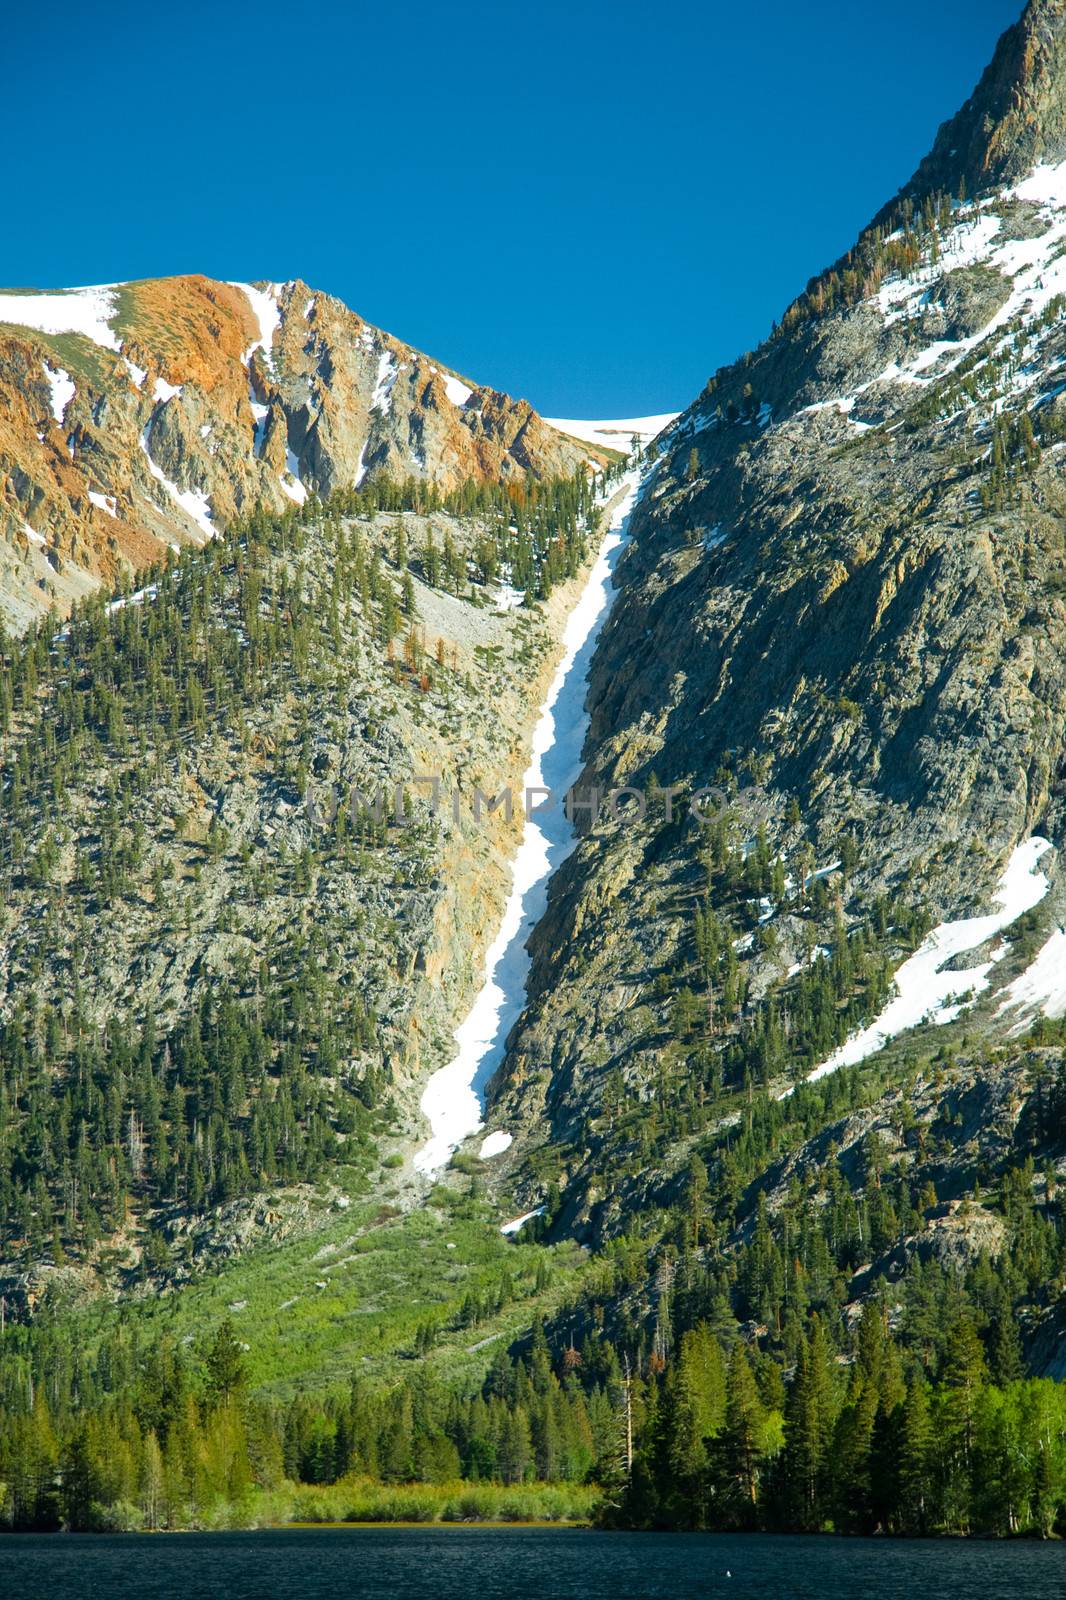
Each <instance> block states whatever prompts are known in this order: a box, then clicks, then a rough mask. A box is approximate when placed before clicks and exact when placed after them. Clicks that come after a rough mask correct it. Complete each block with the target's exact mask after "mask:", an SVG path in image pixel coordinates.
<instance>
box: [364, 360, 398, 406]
mask: <svg viewBox="0 0 1066 1600" xmlns="http://www.w3.org/2000/svg"><path fill="white" fill-rule="evenodd" d="M399 376H400V369H399V367H398V366H397V365H396V358H395V356H394V355H393V354H392V352H391V350H383V351H382V353H381V355H380V356H379V357H378V376H377V382H376V383H375V385H374V393H373V395H372V396H371V399H370V409H371V411H380V412H381V414H382V416H385V417H387V416H388V414H389V412H390V411H391V410H392V391H393V389H394V388H395V387H396V379H397V378H398V377H399Z"/></svg>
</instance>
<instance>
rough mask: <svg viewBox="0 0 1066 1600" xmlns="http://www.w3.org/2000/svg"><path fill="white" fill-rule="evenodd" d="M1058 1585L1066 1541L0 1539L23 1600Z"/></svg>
mask: <svg viewBox="0 0 1066 1600" xmlns="http://www.w3.org/2000/svg"><path fill="white" fill-rule="evenodd" d="M125 1595H130V1596H137V1597H138V1600H325V1597H327V1596H328V1597H329V1600H340V1597H347V1596H352V1597H359V1600H363V1597H367V1600H377V1597H379V1596H380V1597H381V1600H386V1597H388V1600H421V1597H423V1596H426V1597H429V1600H526V1597H529V1600H710V1597H715V1596H723V1597H725V1600H764V1597H770V1596H773V1600H1059V1597H1066V1545H1055V1544H1047V1545H1040V1544H1029V1543H1019V1544H962V1543H958V1542H939V1543H938V1542H934V1541H913V1542H905V1541H902V1540H893V1539H777V1538H759V1537H752V1538H735V1537H732V1536H728V1535H717V1534H676V1535H671V1534H628V1533H588V1532H585V1531H580V1532H579V1531H576V1530H575V1531H563V1532H555V1531H554V1530H541V1529H532V1528H526V1529H502V1530H497V1529H475V1528H433V1529H425V1530H422V1529H411V1530H408V1529H403V1530H392V1529H381V1528H341V1529H331V1528H330V1529H316V1530H314V1531H307V1532H305V1531H303V1530H301V1529H294V1530H292V1531H284V1532H280V1531H279V1532H265V1533H216V1534H196V1533H187V1534H170V1535H167V1534H158V1535H153V1536H150V1537H146V1538H145V1537H142V1538H138V1537H131V1538H118V1537H106V1536H105V1537H94V1536H92V1535H86V1534H79V1535H70V1536H64V1535H56V1536H53V1537H37V1536H29V1537H25V1538H23V1537H18V1536H14V1537H8V1538H6V1539H0V1596H3V1597H5V1600H6V1597H8V1596H10V1597H12V1600H14V1597H16V1596H17V1597H18V1600H66V1597H67V1596H78V1597H81V1596H85V1597H89V1596H92V1600H112V1597H122V1596H125Z"/></svg>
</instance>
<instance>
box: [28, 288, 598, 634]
mask: <svg viewBox="0 0 1066 1600" xmlns="http://www.w3.org/2000/svg"><path fill="white" fill-rule="evenodd" d="M590 455H592V456H595V457H596V458H597V459H600V460H602V459H605V457H604V455H603V452H602V451H597V450H596V449H595V448H590V447H587V446H584V445H581V444H580V443H578V442H576V441H575V440H573V439H568V438H565V437H564V436H563V435H561V434H559V433H558V432H556V431H555V430H554V429H552V428H550V427H549V426H547V424H545V423H544V422H543V421H542V420H541V419H540V417H538V416H537V414H536V413H535V412H534V411H533V409H532V408H531V407H530V406H529V405H528V404H527V403H526V402H525V401H522V400H512V399H510V398H509V396H507V395H504V394H500V393H499V392H498V391H496V390H494V389H490V388H485V387H484V386H482V385H479V384H474V383H472V382H468V381H464V380H463V379H462V378H460V377H459V376H458V375H457V374H456V373H454V372H451V371H450V370H449V369H447V368H446V367H443V366H441V365H440V364H439V363H437V362H434V361H431V360H430V359H429V357H428V356H425V355H423V354H421V352H419V351H417V350H414V349H412V348H411V347H410V346H409V345H406V344H404V343H402V342H401V341H400V340H399V339H395V338H393V337H392V336H391V334H388V333H384V332H382V331H381V330H380V329H378V328H374V327H371V325H370V324H369V323H367V322H365V321H364V320H363V319H362V318H361V317H359V316H357V315H356V314H355V313H354V312H352V311H349V310H348V308H347V307H346V306H344V305H343V304H342V303H341V302H340V301H339V300H336V299H334V298H333V297H332V296H331V295H328V294H322V293H319V292H316V291H314V290H312V289H309V288H308V286H307V285H306V284H304V283H301V282H299V281H296V282H292V283H285V284H270V283H261V284H229V283H218V282H214V281H212V280H211V279H209V278H203V277H195V276H193V277H182V278H166V279H158V280H149V281H145V282H142V283H130V284H119V285H114V286H109V287H104V288H95V289H81V290H69V291H55V292H51V291H49V292H35V291H28V290H16V291H11V292H5V293H0V618H2V619H3V620H4V621H5V622H6V623H7V625H8V626H9V627H10V626H14V628H15V629H16V630H20V629H21V628H22V627H24V626H25V625H26V624H27V623H28V622H29V621H30V620H31V619H32V618H33V617H34V616H37V615H40V614H41V613H42V612H44V611H46V610H48V609H49V607H51V606H55V607H56V608H57V609H59V610H60V611H65V610H66V609H67V608H68V607H69V605H70V603H71V602H72V601H73V600H75V599H76V598H78V597H79V596H81V595H83V594H85V593H86V592H88V591H90V590H92V589H93V588H95V587H96V586H97V585H99V584H101V583H102V584H104V585H113V584H115V582H116V581H117V580H118V579H119V578H120V577H121V576H122V575H123V574H125V573H128V572H130V571H133V572H136V571H137V570H139V569H140V568H142V567H144V566H145V565H146V564H148V563H150V562H152V561H155V560H158V559H159V557H160V555H161V554H162V553H164V552H165V550H166V547H167V546H168V545H179V546H180V545H182V544H186V543H190V542H192V543H202V542H203V541H204V540H205V539H207V538H209V537H211V535H212V534H213V533H214V532H215V531H216V530H218V529H222V528H225V527H226V526H228V525H229V524H230V523H231V522H232V520H233V519H234V517H235V516H237V515H239V514H240V513H242V512H247V511H250V510H251V509H253V508H254V507H255V506H257V505H262V506H264V507H265V508H266V509H268V510H283V509H284V508H285V507H286V506H287V505H289V504H291V503H293V502H295V503H296V504H302V503H303V501H304V500H305V499H306V498H307V497H308V496H309V495H311V494H317V495H318V496H319V497H320V498H325V497H326V496H328V495H329V494H330V492H331V491H332V490H334V489H336V488H340V487H344V488H347V487H352V486H358V485H359V484H360V483H361V482H363V481H364V479H367V478H372V477H373V476H375V475H381V476H386V477H389V478H392V479H396V480H401V481H402V480H406V479H408V478H415V479H419V480H432V481H433V482H435V483H438V484H439V485H441V487H442V488H444V489H449V488H454V487H455V486H457V485H458V484H460V483H462V482H464V481H465V480H467V479H476V480H486V479H490V480H494V481H497V480H501V479H506V478H519V479H520V478H521V477H523V476H524V475H525V474H526V473H533V474H534V475H536V476H538V477H543V476H553V475H562V476H568V475H570V474H571V473H572V472H573V471H574V470H575V469H576V468H577V467H579V466H580V465H581V464H582V463H583V462H584V461H585V460H586V459H587V458H588V457H589V456H590Z"/></svg>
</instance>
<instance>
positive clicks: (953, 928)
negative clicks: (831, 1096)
mask: <svg viewBox="0 0 1066 1600" xmlns="http://www.w3.org/2000/svg"><path fill="white" fill-rule="evenodd" d="M1050 849H1051V844H1050V842H1049V841H1048V840H1047V839H1041V838H1038V837H1036V836H1034V837H1033V838H1031V839H1027V840H1026V841H1025V843H1024V844H1020V845H1018V846H1017V848H1016V849H1015V850H1014V851H1013V852H1012V853H1011V858H1010V860H1009V861H1008V862H1007V866H1006V870H1005V871H1004V873H1003V876H1002V877H1001V878H1000V880H999V885H998V887H997V889H996V894H995V899H996V902H997V903H998V906H999V910H998V911H993V912H990V913H989V914H988V915H987V916H983V917H964V918H962V919H961V920H959V921H957V922H942V923H941V924H940V926H939V927H937V928H934V929H933V931H932V933H930V934H929V935H928V936H927V937H926V938H925V939H924V940H923V941H922V943H921V945H920V946H919V947H918V949H917V950H916V951H915V952H914V954H913V955H912V956H910V957H909V958H908V959H907V960H906V961H905V962H904V963H903V965H902V966H901V967H900V968H899V970H898V972H897V973H896V977H895V985H896V995H895V998H894V999H892V1000H890V1001H889V1003H888V1005H887V1006H886V1007H885V1008H884V1010H883V1011H882V1012H881V1015H880V1016H879V1017H877V1018H876V1020H875V1021H874V1022H872V1023H870V1025H869V1026H868V1027H866V1028H863V1029H862V1030H861V1031H860V1032H858V1033H855V1034H853V1035H852V1036H851V1038H850V1039H848V1040H846V1041H845V1043H844V1044H842V1045H841V1046H840V1048H839V1049H838V1050H835V1051H834V1052H833V1054H832V1055H831V1056H830V1057H829V1058H828V1060H826V1061H823V1062H822V1064H821V1066H819V1067H815V1069H814V1071H813V1072H811V1073H809V1074H808V1080H809V1081H810V1082H814V1081H815V1080H816V1079H818V1078H824V1077H826V1076H828V1074H829V1073H831V1072H836V1071H837V1069H838V1068H839V1067H851V1066H855V1065H856V1063H857V1062H859V1061H865V1060H866V1058H867V1056H872V1055H875V1054H876V1053H877V1051H878V1050H881V1049H883V1048H884V1046H885V1045H886V1044H888V1042H889V1040H891V1039H895V1038H896V1037H897V1036H898V1035H899V1034H901V1033H905V1032H906V1031H907V1030H908V1029H910V1028H916V1027H918V1026H919V1024H920V1023H923V1022H933V1023H944V1022H953V1021H954V1020H955V1018H956V1017H957V1016H958V1015H959V1014H960V1012H961V1011H963V1010H964V1009H965V1007H966V1006H967V1005H968V1004H970V1003H972V1001H971V1000H970V999H969V998H968V997H970V996H973V997H976V996H977V995H978V994H981V993H982V992H983V991H984V990H985V989H987V988H988V987H989V978H988V974H989V973H990V972H991V970H992V967H993V965H994V964H995V963H996V962H997V961H1001V960H1002V959H1003V957H1004V956H1005V955H1006V953H1007V948H1008V947H1007V946H1006V945H1005V944H1001V945H999V946H998V947H997V948H996V949H994V950H993V951H991V953H990V959H989V960H988V961H984V962H981V963H980V964H979V965H978V966H976V967H968V968H966V969H965V970H963V971H960V972H946V971H945V970H944V968H945V967H946V966H947V964H948V962H949V961H951V960H953V959H954V958H955V957H956V956H961V955H965V953H966V952H967V951H968V950H976V949H977V948H978V946H979V945H983V944H986V943H987V942H988V941H989V940H990V939H992V938H994V937H995V935H996V934H997V933H1001V932H1002V931H1003V929H1004V928H1009V927H1010V925H1011V923H1012V922H1016V921H1017V920H1018V918H1019V917H1020V916H1022V915H1023V914H1024V913H1025V912H1026V911H1031V910H1032V908H1033V906H1035V905H1039V903H1040V901H1041V900H1042V899H1043V898H1044V896H1045V895H1046V894H1047V892H1048V888H1049V883H1048V879H1047V877H1046V876H1045V874H1044V873H1043V872H1038V871H1037V863H1038V862H1039V860H1040V858H1041V856H1043V855H1044V854H1045V853H1046V852H1047V851H1048V850H1050Z"/></svg>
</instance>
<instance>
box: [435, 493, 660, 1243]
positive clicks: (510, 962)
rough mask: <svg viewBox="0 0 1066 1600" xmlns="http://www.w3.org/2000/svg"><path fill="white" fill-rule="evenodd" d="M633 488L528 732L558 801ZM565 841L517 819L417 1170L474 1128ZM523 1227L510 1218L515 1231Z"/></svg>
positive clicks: (570, 842)
mask: <svg viewBox="0 0 1066 1600" xmlns="http://www.w3.org/2000/svg"><path fill="white" fill-rule="evenodd" d="M638 488H639V473H637V472H636V471H631V472H629V473H627V475H626V477H625V478H624V479H623V489H624V492H623V494H622V497H621V498H620V499H619V500H618V502H617V504H616V505H615V507H614V510H613V512H612V514H611V517H610V521H609V523H608V527H607V531H606V533H605V534H604V537H603V540H602V543H601V544H600V548H599V551H598V553H597V556H596V561H595V563H594V565H593V567H592V570H591V572H590V573H589V576H588V579H587V581H586V583H585V587H584V589H583V590H582V592H581V595H580V598H579V599H578V602H577V604H576V605H575V607H574V609H573V611H572V612H571V613H570V616H569V617H568V619H567V623H566V629H565V632H564V634H563V656H562V660H561V661H560V662H559V665H558V667H557V669H556V672H555V676H554V678H553V679H552V683H551V687H550V688H549V690H548V694H547V697H546V699H545V701H544V704H543V706H542V707H541V711H540V716H539V718H538V720H537V724H536V727H535V728H534V730H533V743H532V754H531V757H530V762H529V766H528V768H527V769H526V774H525V777H524V779H523V789H534V790H536V789H547V790H549V791H550V792H551V794H552V795H553V796H556V797H558V796H561V795H563V794H565V793H566V791H567V790H568V789H569V788H571V787H572V785H573V784H574V782H575V781H576V779H577V778H578V776H579V774H580V772H581V750H582V746H583V744H584V742H585V734H586V732H587V730H588V725H589V716H588V712H587V711H586V710H585V695H586V692H587V689H588V673H589V666H590V664H591V661H592V655H593V651H594V650H595V648H596V643H597V640H598V638H599V635H600V631H601V629H602V627H603V624H604V621H605V620H606V617H607V613H608V611H609V610H610V605H611V599H612V596H611V582H612V577H613V574H614V570H615V567H616V565H617V563H618V558H619V556H620V555H621V553H622V550H623V548H624V546H625V543H626V539H627V537H628V529H629V518H630V513H631V512H632V509H633V506H634V503H635V501H636V498H637V493H638ZM575 842H576V841H575V834H574V831H573V828H572V826H571V824H570V822H569V821H568V819H567V817H566V813H565V810H564V808H563V806H562V804H561V801H560V800H559V799H556V800H555V803H554V804H553V805H552V806H550V807H547V806H545V807H543V808H537V809H535V810H534V811H533V812H532V814H531V815H530V816H528V817H527V819H526V822H525V825H524V828H523V831H522V842H521V844H520V845H519V848H518V853H517V855H516V856H515V860H514V864H513V869H512V879H511V892H510V895H509V896H508V899H507V904H506V906H505V908H504V913H503V920H502V922H501V924H500V928H499V932H498V933H497V935H496V938H495V939H494V940H493V943H492V945H491V947H490V949H489V951H488V954H487V956H486V957H485V981H484V983H483V984H482V987H481V989H480V991H479V993H478V995H477V998H476V999H475V1001H474V1004H473V1006H472V1007H471V1009H470V1011H469V1012H468V1014H467V1016H466V1017H465V1019H464V1020H463V1022H462V1023H461V1024H460V1025H459V1027H458V1028H457V1029H456V1031H455V1043H456V1054H455V1057H454V1058H453V1060H452V1061H450V1062H449V1064H448V1065H447V1066H446V1067H442V1068H441V1070H440V1071H439V1072H435V1073H434V1074H433V1076H432V1077H431V1078H430V1080H429V1082H428V1083H427V1084H426V1087H425V1091H424V1093H423V1095H422V1102H421V1105H422V1112H423V1115H424V1116H425V1117H426V1119H427V1120H428V1122H429V1126H430V1137H429V1139H428V1140H427V1141H426V1143H425V1144H424V1145H423V1146H422V1148H421V1149H420V1150H419V1151H418V1152H417V1154H416V1155H415V1158H414V1164H415V1167H416V1168H417V1169H418V1170H419V1171H420V1172H424V1173H433V1172H436V1171H438V1170H439V1169H440V1168H441V1167H443V1166H444V1165H445V1164H446V1163H447V1161H448V1159H449V1157H450V1156H451V1154H452V1152H453V1151H454V1150H455V1149H456V1148H457V1147H458V1146H459V1145H460V1144H461V1143H462V1141H463V1140H464V1139H466V1138H468V1137H469V1136H470V1135H471V1134H472V1133H476V1132H477V1130H478V1129H479V1128H480V1127H482V1125H483V1122H482V1108H483V1104H484V1092H485V1087H486V1085H487V1084H488V1081H489V1079H490V1078H491V1077H492V1075H493V1073H494V1072H495V1071H496V1068H497V1067H498V1066H499V1064H500V1061H501V1060H502V1058H503V1052H504V1044H505V1042H506V1039H507V1035H508V1034H509V1032H510V1031H511V1028H512V1027H513V1026H514V1023H515V1022H516V1021H517V1019H518V1016H519V1014H520V1013H521V1011H522V1008H523V1006H524V1005H525V1000H526V980H527V977H528V975H529V954H528V951H527V949H526V944H527V941H528V939H529V936H530V934H531V933H532V931H533V928H534V927H535V925H536V924H537V922H538V921H539V920H540V918H541V917H542V916H543V914H544V911H545V908H546V906H547V903H548V882H549V879H550V878H551V876H552V874H553V872H555V870H556V868H557V867H558V866H560V864H561V863H562V862H563V861H564V860H565V859H566V857H567V856H568V855H569V854H570V852H571V850H572V849H573V847H574V844H575ZM510 1143H511V1135H510V1134H509V1133H507V1132H506V1131H504V1130H503V1129H497V1130H496V1131H494V1132H492V1133H490V1134H488V1136H487V1137H486V1138H485V1139H484V1140H483V1141H482V1143H481V1147H480V1151H481V1155H482V1157H483V1158H485V1159H488V1158H489V1157H490V1156H494V1155H499V1154H501V1152H502V1151H504V1150H506V1149H507V1147H508V1145H509V1144H510ZM527 1220H528V1218H522V1219H516V1221H517V1223H518V1226H521V1223H522V1222H524V1221H527ZM509 1226H511V1227H513V1226H514V1225H509ZM515 1231H517V1229H515Z"/></svg>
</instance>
